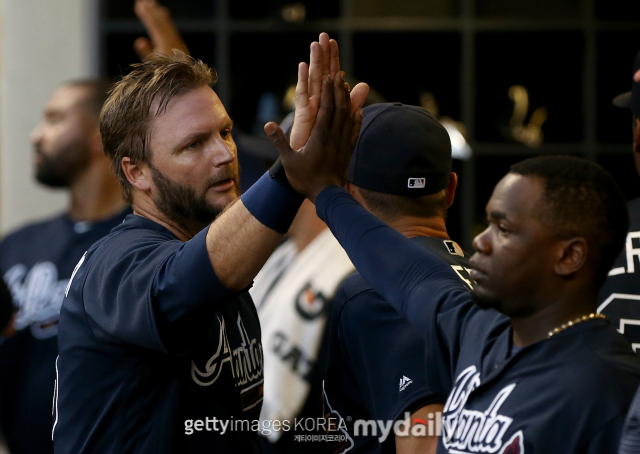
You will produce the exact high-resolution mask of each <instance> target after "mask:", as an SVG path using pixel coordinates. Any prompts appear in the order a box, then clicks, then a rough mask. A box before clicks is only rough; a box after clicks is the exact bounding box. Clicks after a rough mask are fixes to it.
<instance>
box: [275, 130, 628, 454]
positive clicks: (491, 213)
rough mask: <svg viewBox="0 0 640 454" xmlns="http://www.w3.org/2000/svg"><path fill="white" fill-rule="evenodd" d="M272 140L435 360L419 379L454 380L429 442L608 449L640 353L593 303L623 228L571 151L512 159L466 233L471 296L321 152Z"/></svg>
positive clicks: (609, 200) (299, 185)
mask: <svg viewBox="0 0 640 454" xmlns="http://www.w3.org/2000/svg"><path fill="white" fill-rule="evenodd" d="M274 143H275V144H276V146H277V148H278V150H279V152H280V155H281V157H282V161H283V164H284V166H285V168H286V170H287V176H288V177H289V180H290V182H291V184H292V185H293V187H294V188H296V190H298V191H299V192H301V193H303V194H305V195H307V196H308V197H309V198H310V199H311V200H312V201H315V203H316V207H317V210H318V214H319V216H320V218H322V219H323V220H325V221H326V222H327V225H328V226H329V227H330V228H331V230H332V231H333V233H334V235H335V236H336V238H337V239H338V240H339V241H340V243H341V244H342V245H343V247H344V248H345V250H346V251H347V253H348V254H349V256H350V258H351V260H352V261H353V263H354V265H355V266H356V268H357V269H358V270H359V272H360V273H361V274H362V276H363V277H364V278H365V279H366V280H367V281H368V282H370V283H371V284H373V286H374V288H375V289H376V290H377V291H379V292H380V294H381V295H383V297H384V298H385V299H387V300H388V301H389V302H391V303H392V304H393V306H394V307H395V308H396V309H397V310H398V311H399V312H400V313H401V314H402V315H404V316H405V317H406V319H407V320H408V321H409V322H410V323H411V324H412V325H413V326H414V327H415V328H416V329H417V330H418V331H419V332H420V333H421V334H422V336H423V338H424V339H425V340H426V341H427V344H426V345H427V348H428V349H430V350H432V352H433V353H434V354H435V355H436V358H437V357H438V356H439V357H440V361H439V363H437V364H436V363H432V364H430V366H432V367H431V368H430V372H429V380H430V382H433V383H436V384H440V385H442V386H445V387H451V389H452V391H451V393H450V395H449V398H448V400H447V403H446V405H445V409H444V413H443V419H442V426H443V428H442V439H441V441H442V443H441V444H440V446H439V451H440V452H449V453H471V452H492V453H500V454H504V453H508V454H514V453H524V452H528V453H532V452H536V453H545V454H549V453H563V454H566V453H594V454H595V453H603V452H615V450H616V449H617V447H618V443H619V439H620V433H621V430H622V425H623V421H624V417H625V414H626V411H627V409H628V407H629V404H630V402H631V398H632V396H633V393H634V391H635V388H636V387H637V385H638V382H639V381H640V360H639V359H638V358H637V357H636V356H635V355H634V354H633V351H632V350H631V348H630V347H629V344H628V342H627V341H626V340H625V339H624V338H623V337H622V336H621V335H620V334H619V333H618V332H617V331H616V330H615V328H613V327H612V326H611V325H610V324H609V323H608V322H607V321H606V320H603V319H602V318H600V316H599V315H598V314H596V313H595V311H596V308H597V295H598V290H599V288H600V287H601V286H602V283H603V282H604V280H605V279H606V276H607V272H608V270H609V269H610V266H611V264H612V263H613V261H614V259H615V257H616V256H617V254H618V253H619V251H620V249H621V248H622V245H623V243H624V238H625V235H626V230H627V226H628V215H627V211H626V207H625V204H624V199H623V196H622V194H621V192H620V189H619V188H618V187H617V185H616V184H615V182H614V181H613V178H612V177H611V176H610V175H609V174H608V173H606V172H605V171H603V170H602V169H601V168H600V167H599V166H597V165H596V164H593V163H590V162H587V161H584V160H580V159H577V158H570V157H544V158H535V159H531V160H527V161H524V162H522V163H520V164H517V165H515V166H513V167H512V168H511V171H510V173H509V174H507V176H505V177H504V178H503V179H502V180H501V181H500V182H499V183H498V185H497V186H496V188H495V190H494V193H493V195H492V196H491V200H490V201H489V203H488V205H487V219H488V221H489V227H488V228H487V229H486V230H485V231H484V232H483V233H482V234H480V235H479V236H477V237H476V238H475V240H474V248H475V249H476V251H477V252H476V254H475V255H474V257H473V258H472V265H473V268H474V271H473V272H472V274H471V277H472V278H474V280H475V281H476V287H475V289H474V300H475V301H472V300H471V298H470V296H469V293H468V292H466V291H465V290H462V289H457V287H459V277H458V276H456V275H455V273H450V272H448V270H446V271H447V272H445V270H443V269H442V267H441V266H440V263H441V261H440V259H439V258H438V257H436V256H435V255H434V254H433V253H431V252H429V251H427V250H425V249H424V248H420V247H419V246H417V245H415V244H414V243H412V242H411V241H410V240H407V239H406V238H404V237H403V236H402V235H400V234H399V233H398V232H396V231H395V230H393V229H392V228H390V227H388V226H386V225H385V224H384V223H382V222H381V221H379V220H377V219H376V218H375V217H373V216H372V215H371V214H369V213H367V212H366V210H364V209H363V208H362V207H361V206H360V205H359V204H358V203H357V202H355V201H354V200H353V198H352V197H351V196H350V195H349V194H348V193H347V192H346V191H345V190H344V189H343V188H339V187H335V186H332V183H330V180H329V179H327V180H325V179H324V177H323V175H329V176H331V175H332V174H331V172H330V171H329V169H328V168H327V166H326V164H325V163H324V162H323V160H322V157H321V156H320V155H318V154H317V153H314V152H312V151H311V150H306V149H304V150H302V151H301V152H297V153H296V152H293V151H292V150H291V149H290V148H288V147H287V144H286V143H285V142H284V141H283V140H282V138H281V136H280V138H279V140H274ZM311 175H313V178H311ZM447 380H449V383H447Z"/></svg>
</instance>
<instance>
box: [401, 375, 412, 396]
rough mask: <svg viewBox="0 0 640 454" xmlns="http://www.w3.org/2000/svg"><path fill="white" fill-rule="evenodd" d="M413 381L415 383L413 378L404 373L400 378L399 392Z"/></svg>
mask: <svg viewBox="0 0 640 454" xmlns="http://www.w3.org/2000/svg"><path fill="white" fill-rule="evenodd" d="M411 383H413V380H411V379H410V378H408V377H406V376H405V375H403V376H402V378H401V379H400V391H399V392H402V391H404V390H405V389H406V388H407V386H409V385H410V384H411Z"/></svg>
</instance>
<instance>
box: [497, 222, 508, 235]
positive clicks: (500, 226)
mask: <svg viewBox="0 0 640 454" xmlns="http://www.w3.org/2000/svg"><path fill="white" fill-rule="evenodd" d="M498 230H500V233H509V229H507V228H506V227H505V226H504V225H503V224H498Z"/></svg>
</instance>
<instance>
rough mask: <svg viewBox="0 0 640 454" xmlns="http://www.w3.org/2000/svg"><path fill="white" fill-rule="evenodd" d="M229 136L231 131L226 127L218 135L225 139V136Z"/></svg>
mask: <svg viewBox="0 0 640 454" xmlns="http://www.w3.org/2000/svg"><path fill="white" fill-rule="evenodd" d="M230 136H231V131H230V130H228V129H225V130H224V131H222V132H221V133H220V137H222V138H223V139H226V138H227V137H230Z"/></svg>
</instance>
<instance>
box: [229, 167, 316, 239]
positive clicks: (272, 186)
mask: <svg viewBox="0 0 640 454" xmlns="http://www.w3.org/2000/svg"><path fill="white" fill-rule="evenodd" d="M241 200H242V203H243V204H244V206H245V207H246V208H247V210H249V213H251V214H252V215H253V217H254V218H256V219H257V220H258V221H260V223H262V224H264V225H265V226H267V227H269V228H270V229H273V230H275V231H276V232H278V233H283V234H284V233H287V230H289V227H290V226H291V223H292V222H293V219H294V218H295V217H296V214H298V209H299V208H300V205H302V202H303V201H304V196H302V195H300V194H298V193H297V192H294V191H292V190H290V189H286V188H284V187H282V186H281V185H280V183H278V182H277V181H276V180H275V179H273V178H271V177H270V176H269V172H266V173H265V174H264V175H262V176H261V177H260V179H259V180H258V181H256V182H255V183H254V185H253V186H251V187H250V188H249V189H248V190H247V192H245V193H244V194H242V197H241Z"/></svg>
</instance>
